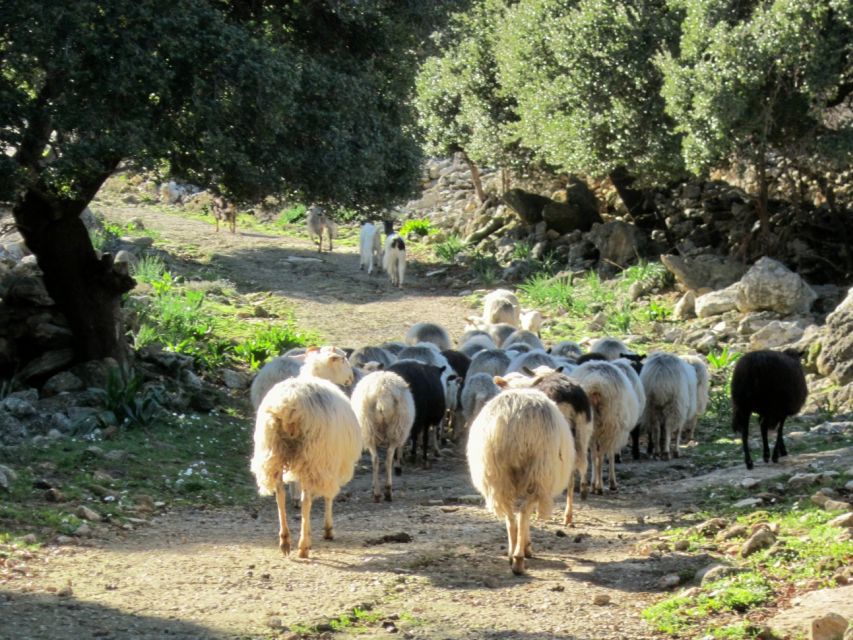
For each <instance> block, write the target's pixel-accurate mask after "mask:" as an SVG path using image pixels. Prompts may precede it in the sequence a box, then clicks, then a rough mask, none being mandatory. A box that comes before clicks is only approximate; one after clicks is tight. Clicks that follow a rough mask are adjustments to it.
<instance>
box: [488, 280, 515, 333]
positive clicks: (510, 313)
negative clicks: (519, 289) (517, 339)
mask: <svg viewBox="0 0 853 640" xmlns="http://www.w3.org/2000/svg"><path fill="white" fill-rule="evenodd" d="M520 320H521V304H519V302H518V298H517V297H516V295H515V294H514V293H513V292H512V291H510V290H508V289H495V290H494V291H492V292H490V293H488V294H486V295H485V297H483V322H484V323H486V324H498V323H506V324H511V325H512V326H513V327H518V325H519V322H520Z"/></svg>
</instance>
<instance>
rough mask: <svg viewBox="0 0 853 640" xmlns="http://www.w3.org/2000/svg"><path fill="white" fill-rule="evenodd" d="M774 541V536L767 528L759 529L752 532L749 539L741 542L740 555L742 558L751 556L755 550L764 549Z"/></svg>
mask: <svg viewBox="0 0 853 640" xmlns="http://www.w3.org/2000/svg"><path fill="white" fill-rule="evenodd" d="M774 542H776V536H775V535H773V532H772V531H770V530H769V529H759V530H758V531H756V532H755V533H754V534H752V535H751V536H750V537H749V539H748V540H747V541H746V542H744V543H743V546H742V547H741V548H740V555H741V556H742V557H744V558H746V557H749V556H751V555H752V554H753V553H755V552H756V551H761V550H762V549H766V548H767V547H769V546H770V545H772V544H773V543H774Z"/></svg>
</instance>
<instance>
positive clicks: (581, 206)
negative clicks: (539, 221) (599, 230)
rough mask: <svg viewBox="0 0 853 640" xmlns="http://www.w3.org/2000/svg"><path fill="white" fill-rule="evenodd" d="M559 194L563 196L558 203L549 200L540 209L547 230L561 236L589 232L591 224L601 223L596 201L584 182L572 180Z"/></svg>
mask: <svg viewBox="0 0 853 640" xmlns="http://www.w3.org/2000/svg"><path fill="white" fill-rule="evenodd" d="M560 193H561V194H563V195H562V196H561V201H560V202H557V201H553V200H551V201H549V202H548V203H546V204H545V206H544V207H543V208H542V218H543V219H544V220H545V222H546V223H547V225H548V228H549V229H553V230H554V231H556V232H557V233H559V234H561V235H562V234H564V233H571V232H572V231H575V230H580V231H589V230H590V229H591V228H592V225H593V224H595V223H596V222H601V221H602V220H601V216H600V215H598V200H597V199H596V198H595V194H594V193H593V192H592V190H591V189H590V188H589V187H588V186H587V185H586V183H585V182H582V181H581V180H577V179H572V180H571V181H570V182H569V184H568V186H567V187H566V189H565V191H561V192H560Z"/></svg>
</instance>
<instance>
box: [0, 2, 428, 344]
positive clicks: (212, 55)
mask: <svg viewBox="0 0 853 640" xmlns="http://www.w3.org/2000/svg"><path fill="white" fill-rule="evenodd" d="M431 4H432V3H417V2H392V1H390V0H365V1H362V2H358V3H340V2H335V1H333V0H327V1H322V0H308V1H307V2H300V3H281V2H273V1H271V0H270V1H268V2H264V1H263V0H253V1H251V2H244V1H242V0H233V1H228V0H168V1H166V0H132V1H131V0H110V1H109V2H103V1H100V2H99V1H94V0H77V1H75V2H65V1H63V0H41V1H31V2H18V1H17V0H0V61H2V68H3V73H2V74H0V144H2V146H3V148H4V149H7V150H8V151H7V153H6V154H3V155H0V202H3V203H8V204H9V205H10V206H11V209H12V213H13V216H14V219H15V222H16V224H17V226H18V228H19V229H20V231H21V233H22V235H23V236H24V239H25V241H26V243H27V245H28V247H29V248H30V249H31V250H32V251H33V253H34V254H35V255H36V257H37V259H38V262H39V266H40V267H41V269H42V271H43V272H44V281H45V285H46V287H47V290H48V292H49V293H50V294H51V296H52V297H53V298H54V300H55V301H56V303H57V305H58V306H59V308H60V309H61V310H62V311H63V312H64V313H65V315H66V316H67V318H68V321H69V323H70V325H71V329H72V332H73V334H74V337H75V346H76V351H77V356H78V358H80V359H91V358H100V357H105V356H112V357H116V358H118V359H119V360H122V359H123V358H124V355H125V354H124V342H125V341H124V336H123V335H122V333H121V327H120V325H119V322H118V318H119V314H118V310H119V303H120V296H121V294H122V293H124V292H126V291H128V290H129V289H130V288H131V287H132V286H133V280H132V279H131V278H130V277H129V276H128V275H127V273H126V272H123V271H121V270H117V269H116V268H115V267H114V265H113V264H112V260H111V258H110V256H108V255H105V256H103V257H101V258H100V259H99V258H98V257H97V255H96V254H95V252H94V250H93V248H92V245H91V242H90V240H89V237H88V234H87V233H86V230H85V228H84V227H83V224H82V222H81V220H80V214H81V212H82V211H83V210H84V209H85V207H86V205H87V204H88V203H89V201H90V200H91V199H92V198H93V197H94V195H95V194H96V193H97V191H98V189H99V188H100V186H101V185H102V184H103V182H104V181H105V180H106V179H107V178H108V177H109V176H110V175H111V174H112V173H113V171H115V169H116V168H117V167H118V166H119V165H120V164H121V165H122V166H125V167H128V168H133V169H150V168H152V167H166V168H167V170H168V171H169V172H170V173H171V174H172V175H173V176H176V177H179V178H183V179H186V180H189V181H191V182H194V183H196V184H200V185H205V186H210V185H214V186H216V187H217V188H218V189H220V190H222V191H223V192H225V193H226V194H228V195H229V196H230V197H232V198H235V199H245V200H249V199H257V198H260V197H262V196H264V195H266V194H270V193H280V192H288V193H297V194H300V195H301V196H302V197H304V198H306V199H311V200H322V201H326V202H331V203H340V204H343V205H350V206H352V205H374V206H380V205H384V204H387V203H390V202H392V201H394V200H397V199H399V198H401V197H404V196H406V195H408V194H409V193H411V191H412V190H413V188H414V186H415V184H416V177H417V174H418V170H419V151H418V148H417V145H416V143H415V142H414V140H413V137H412V136H411V135H410V134H411V131H412V127H413V117H412V114H411V112H410V109H409V107H408V106H407V101H406V97H407V94H408V91H409V90H410V86H411V80H412V78H411V75H412V70H413V69H414V66H415V65H414V63H415V58H416V55H417V54H418V52H419V51H420V49H421V39H422V38H423V37H424V36H425V34H427V33H428V32H429V30H431V28H432V25H433V19H434V18H435V17H436V16H437V15H438V13H437V10H436V9H434V8H433V7H431V6H430V5H431ZM424 5H426V6H424Z"/></svg>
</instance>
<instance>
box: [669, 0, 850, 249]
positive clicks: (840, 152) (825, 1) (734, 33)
mask: <svg viewBox="0 0 853 640" xmlns="http://www.w3.org/2000/svg"><path fill="white" fill-rule="evenodd" d="M671 6H672V8H673V10H676V11H678V12H681V13H683V15H684V19H683V20H682V23H681V24H682V27H681V40H680V46H679V47H678V48H677V49H674V50H673V52H672V53H666V54H664V55H663V56H662V58H661V60H660V67H661V69H662V71H663V73H664V78H665V82H664V86H663V96H664V97H665V99H666V110H667V113H668V114H670V116H671V117H672V118H674V119H675V121H676V122H677V130H678V131H679V132H680V133H681V134H683V137H682V153H683V157H684V160H685V163H686V165H687V167H688V168H689V169H690V170H691V171H693V172H695V173H700V172H702V171H705V170H707V169H709V168H712V167H719V166H724V165H727V164H731V163H733V162H737V161H740V162H746V163H749V164H752V166H754V167H755V173H756V177H757V181H758V193H757V194H756V209H757V213H758V217H759V220H760V226H761V230H762V232H763V234H765V235H766V234H767V232H768V231H769V216H768V212H767V192H768V178H767V174H766V168H767V164H768V157H769V156H770V155H771V154H773V155H775V156H776V157H777V158H789V159H793V160H794V161H795V162H797V163H799V164H800V165H801V166H803V167H804V168H805V167H807V166H809V165H810V166H811V167H813V166H815V165H820V164H821V163H824V164H825V166H829V165H832V164H836V165H837V166H849V165H850V161H851V158H853V118H850V117H849V115H848V117H847V118H842V119H840V120H838V121H836V122H831V121H830V120H828V119H827V109H828V108H830V107H832V106H835V105H838V104H840V103H842V102H844V101H845V100H847V101H849V98H850V94H851V91H853V4H851V3H850V1H849V0H772V1H764V0H752V1H750V2H743V1H741V0H672V2H671ZM818 173H820V172H818Z"/></svg>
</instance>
